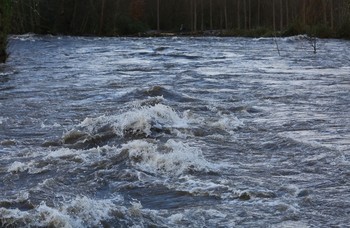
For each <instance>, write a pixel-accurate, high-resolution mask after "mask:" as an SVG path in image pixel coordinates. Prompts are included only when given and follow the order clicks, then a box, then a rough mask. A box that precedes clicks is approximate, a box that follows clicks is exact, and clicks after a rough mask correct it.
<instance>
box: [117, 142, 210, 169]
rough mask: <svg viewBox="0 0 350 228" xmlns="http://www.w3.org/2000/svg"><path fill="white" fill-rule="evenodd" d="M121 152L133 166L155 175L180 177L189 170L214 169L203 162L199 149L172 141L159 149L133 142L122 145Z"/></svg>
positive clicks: (153, 145)
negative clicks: (124, 153)
mask: <svg viewBox="0 0 350 228" xmlns="http://www.w3.org/2000/svg"><path fill="white" fill-rule="evenodd" d="M122 150H127V151H128V153H129V158H130V162H131V164H132V165H133V166H136V167H137V168H139V169H141V170H144V171H147V172H151V173H155V174H167V175H181V174H184V173H185V172H186V171H190V170H194V171H208V170H211V169H214V168H215V166H214V165H213V164H211V163H210V162H208V161H207V160H205V158H204V156H203V154H202V152H201V150H200V149H199V148H196V147H191V146H189V145H188V144H185V143H182V142H177V141H174V140H172V139H170V140H168V141H167V142H166V143H165V144H164V145H163V146H161V147H160V146H158V145H157V144H156V143H152V142H147V141H144V140H134V141H131V142H129V143H127V144H124V145H123V146H122Z"/></svg>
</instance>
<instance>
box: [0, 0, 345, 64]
mask: <svg viewBox="0 0 350 228" xmlns="http://www.w3.org/2000/svg"><path fill="white" fill-rule="evenodd" d="M180 32H181V34H190V35H207V34H208V35H229V36H276V35H278V36H280V35H282V36H288V35H296V34H305V33H306V34H309V35H312V36H318V37H338V38H350V0H0V62H4V61H5V59H6V57H7V54H6V52H5V50H6V45H7V41H6V39H7V34H8V33H12V34H23V33H38V34H63V35H98V36H119V35H146V36H149V35H164V34H169V33H180Z"/></svg>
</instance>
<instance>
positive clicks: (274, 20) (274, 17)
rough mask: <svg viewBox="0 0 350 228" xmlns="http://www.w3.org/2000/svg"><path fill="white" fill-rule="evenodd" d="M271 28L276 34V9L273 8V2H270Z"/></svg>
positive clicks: (273, 0)
mask: <svg viewBox="0 0 350 228" xmlns="http://www.w3.org/2000/svg"><path fill="white" fill-rule="evenodd" d="M272 26H273V31H274V32H276V7H275V0H272Z"/></svg>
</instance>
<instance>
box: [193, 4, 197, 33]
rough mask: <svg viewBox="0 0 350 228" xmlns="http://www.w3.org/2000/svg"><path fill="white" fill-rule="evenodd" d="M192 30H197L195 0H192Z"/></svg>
mask: <svg viewBox="0 0 350 228" xmlns="http://www.w3.org/2000/svg"><path fill="white" fill-rule="evenodd" d="M193 31H194V32H197V0H193Z"/></svg>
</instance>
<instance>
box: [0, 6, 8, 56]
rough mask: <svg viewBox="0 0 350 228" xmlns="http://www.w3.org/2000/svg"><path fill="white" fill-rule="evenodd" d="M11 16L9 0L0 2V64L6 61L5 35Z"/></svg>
mask: <svg viewBox="0 0 350 228" xmlns="http://www.w3.org/2000/svg"><path fill="white" fill-rule="evenodd" d="M10 16H11V6H10V0H0V63H4V62H5V61H6V59H7V52H6V48H7V34H8V30H9V24H10Z"/></svg>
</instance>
